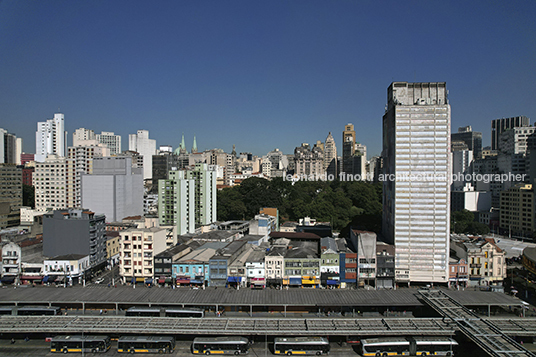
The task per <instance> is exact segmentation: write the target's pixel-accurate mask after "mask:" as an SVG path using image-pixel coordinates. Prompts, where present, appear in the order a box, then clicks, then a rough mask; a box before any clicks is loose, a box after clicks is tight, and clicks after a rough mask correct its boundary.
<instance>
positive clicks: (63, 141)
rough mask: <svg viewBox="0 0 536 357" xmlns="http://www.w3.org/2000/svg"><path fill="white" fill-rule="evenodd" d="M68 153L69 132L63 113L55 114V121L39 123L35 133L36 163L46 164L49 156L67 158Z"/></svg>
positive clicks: (49, 120)
mask: <svg viewBox="0 0 536 357" xmlns="http://www.w3.org/2000/svg"><path fill="white" fill-rule="evenodd" d="M66 152H67V132H66V131H65V118H64V115H63V114H62V113H55V114H54V118H53V119H48V120H47V121H45V122H38V123H37V132H36V133H35V161H36V162H44V161H45V159H46V157H47V155H56V156H57V157H65V154H66Z"/></svg>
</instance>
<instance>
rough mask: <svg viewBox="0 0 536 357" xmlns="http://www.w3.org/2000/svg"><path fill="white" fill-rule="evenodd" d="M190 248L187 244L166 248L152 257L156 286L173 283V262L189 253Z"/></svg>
mask: <svg viewBox="0 0 536 357" xmlns="http://www.w3.org/2000/svg"><path fill="white" fill-rule="evenodd" d="M191 251H192V248H191V247H190V246H189V245H187V244H179V245H176V246H174V247H171V248H168V249H166V250H164V251H163V252H161V253H158V254H157V255H156V256H155V257H154V276H155V279H158V281H157V282H158V284H172V283H173V262H174V261H176V260H178V259H180V258H182V257H183V256H185V255H186V254H188V253H190V252H191Z"/></svg>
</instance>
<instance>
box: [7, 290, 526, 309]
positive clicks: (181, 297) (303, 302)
mask: <svg viewBox="0 0 536 357" xmlns="http://www.w3.org/2000/svg"><path fill="white" fill-rule="evenodd" d="M446 293H447V294H448V295H449V296H451V297H452V298H454V299H456V300H457V301H459V302H460V303H462V304H463V305H466V306H475V305H482V306H484V305H512V306H514V305H516V306H519V305H521V300H519V299H517V298H514V297H512V296H509V295H505V294H502V293H495V292H480V291H468V290H466V291H451V290H448V291H446ZM15 302H17V303H19V304H25V303H47V304H48V303H49V302H51V303H56V304H59V303H69V302H72V303H82V302H85V303H103V304H104V303H119V304H130V305H134V304H141V305H143V304H149V303H150V304H152V305H159V304H162V305H177V304H185V305H191V306H202V305H216V304H218V305H236V306H238V305H256V306H267V305H273V306H284V305H287V306H356V307H357V306H363V307H367V306H369V307H375V306H386V307H394V306H423V302H422V301H421V300H419V293H418V290H417V289H398V290H350V289H348V290H346V289H335V290H327V289H289V290H273V289H264V290H250V289H240V290H234V289H212V288H208V289H206V290H202V289H199V290H190V289H170V288H152V289H148V288H139V289H133V288H130V287H126V286H120V287H118V288H104V287H103V288H83V287H71V288H66V289H58V288H52V287H35V288H17V289H12V288H5V289H0V303H4V304H8V303H15Z"/></svg>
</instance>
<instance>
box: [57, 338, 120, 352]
mask: <svg viewBox="0 0 536 357" xmlns="http://www.w3.org/2000/svg"><path fill="white" fill-rule="evenodd" d="M111 346H112V341H111V339H110V337H109V336H81V335H80V336H78V335H77V336H56V337H54V338H52V339H51V340H50V352H61V353H69V352H88V353H89V352H91V353H105V352H107V351H108V350H109V349H110V347H111Z"/></svg>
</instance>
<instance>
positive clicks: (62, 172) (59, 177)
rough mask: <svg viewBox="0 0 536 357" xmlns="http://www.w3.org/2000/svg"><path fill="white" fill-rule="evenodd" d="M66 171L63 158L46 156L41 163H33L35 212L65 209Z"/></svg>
mask: <svg viewBox="0 0 536 357" xmlns="http://www.w3.org/2000/svg"><path fill="white" fill-rule="evenodd" d="M66 171H67V168H66V159H65V157H59V156H57V155H48V156H47V157H46V158H45V159H44V160H43V162H36V163H35V171H34V173H33V176H32V181H33V186H34V187H35V208H36V209H37V210H41V211H43V210H47V209H49V208H50V209H53V210H56V209H63V208H67V198H66V189H65V187H66V186H67V176H66V174H67V172H66Z"/></svg>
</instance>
